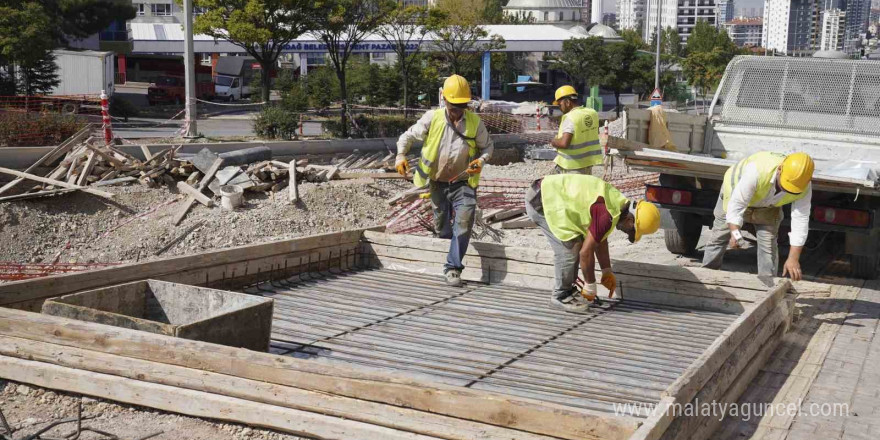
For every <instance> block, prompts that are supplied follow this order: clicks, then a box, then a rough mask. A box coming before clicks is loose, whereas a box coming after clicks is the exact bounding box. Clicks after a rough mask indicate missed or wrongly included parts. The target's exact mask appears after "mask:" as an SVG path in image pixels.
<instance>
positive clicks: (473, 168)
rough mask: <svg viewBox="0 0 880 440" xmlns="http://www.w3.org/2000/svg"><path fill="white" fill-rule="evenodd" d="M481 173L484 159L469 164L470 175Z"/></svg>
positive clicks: (468, 171)
mask: <svg viewBox="0 0 880 440" xmlns="http://www.w3.org/2000/svg"><path fill="white" fill-rule="evenodd" d="M481 171H483V159H474V160H473V161H471V163H469V164H468V168H467V173H468V174H477V173H479V172H481Z"/></svg>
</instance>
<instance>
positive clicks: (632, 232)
mask: <svg viewBox="0 0 880 440" xmlns="http://www.w3.org/2000/svg"><path fill="white" fill-rule="evenodd" d="M526 213H527V214H528V216H529V218H530V219H532V221H534V222H535V223H536V224H537V225H538V226H539V227H540V228H541V230H543V231H544V235H546V236H547V240H548V241H549V242H550V247H551V248H552V249H553V266H554V271H555V284H554V288H553V294H552V295H551V296H550V305H551V306H552V307H555V308H559V309H562V310H565V311H567V312H573V313H585V312H587V311H588V310H589V307H590V302H592V301H593V300H595V298H596V293H597V286H596V274H595V270H596V260H599V267H600V268H601V269H602V279H601V280H600V282H601V283H602V285H603V286H605V287H606V288H607V289H608V291H609V296H611V295H614V290H615V287H616V286H617V279H616V278H615V276H614V273H613V272H612V270H611V257H610V255H609V253H608V236H609V235H610V234H611V231H612V230H613V229H615V228H617V229H618V230H620V231H623V232H624V233H626V234H627V236H628V237H629V242H630V243H635V242H637V241H639V239H641V238H642V237H643V236H645V235H649V234H653V233H655V232H657V229H659V228H660V211H659V210H658V209H657V207H656V206H654V205H653V204H652V203H650V202H646V201H641V202H640V201H635V200H628V199H627V198H626V197H625V196H624V195H623V194H621V193H620V191H618V190H617V188H614V187H613V186H611V184H609V183H608V182H605V181H604V180H602V179H600V178H598V177H594V176H584V175H579V174H556V175H551V176H547V177H545V178H543V179H542V180H536V181H535V182H534V183H533V184H532V186H531V187H530V188H529V189H528V190H527V191H526ZM578 266H580V268H581V271H582V272H583V275H584V280H585V285H584V288H583V289H582V290H581V291H580V293H579V292H578V289H577V287H576V286H575V285H574V283H575V280H576V279H577V269H578Z"/></svg>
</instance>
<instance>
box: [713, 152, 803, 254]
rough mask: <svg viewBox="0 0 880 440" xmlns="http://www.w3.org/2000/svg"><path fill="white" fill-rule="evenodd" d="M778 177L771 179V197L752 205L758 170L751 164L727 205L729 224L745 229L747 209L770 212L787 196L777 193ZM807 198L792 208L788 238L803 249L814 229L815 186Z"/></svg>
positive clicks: (796, 201) (792, 205)
mask: <svg viewBox="0 0 880 440" xmlns="http://www.w3.org/2000/svg"><path fill="white" fill-rule="evenodd" d="M776 176H777V174H776V173H774V174H773V177H772V178H771V179H770V185H771V188H772V189H771V190H770V193H769V194H767V197H764V198H763V199H761V200H759V201H758V202H757V203H755V204H752V205H749V202H750V201H751V200H752V197H754V195H755V192H756V191H757V190H758V167H757V166H755V164H748V165H746V166H745V168H744V169H743V171H742V177H740V180H739V182H737V184H736V186H735V187H734V188H733V192H732V193H731V194H730V200H729V201H728V202H727V223H730V224H732V225H737V226H742V224H743V215H744V214H745V212H746V208H766V207H769V206H773V205H775V204H776V203H777V202H779V200H781V199H782V197H783V196H785V191H782V190H780V191H778V192H777V191H776ZM806 192H807V193H806V195H805V196H804V197H802V198H800V199H798V200H795V201H794V203H792V204H791V232H790V233H789V234H788V240H789V243H791V245H792V246H803V245H804V243H806V242H807V232H808V231H809V229H810V199H812V198H813V185H808V186H807V190H806Z"/></svg>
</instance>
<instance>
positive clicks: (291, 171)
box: [287, 158, 299, 205]
mask: <svg viewBox="0 0 880 440" xmlns="http://www.w3.org/2000/svg"><path fill="white" fill-rule="evenodd" d="M288 175H289V176H290V186H289V187H288V188H289V190H288V193H287V201H288V202H290V204H291V205H292V204H294V203H296V202H297V201H299V188H298V186H299V184H297V182H296V158H294V159H293V160H291V161H290V165H289V166H288Z"/></svg>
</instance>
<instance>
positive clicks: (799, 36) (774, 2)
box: [763, 0, 816, 56]
mask: <svg viewBox="0 0 880 440" xmlns="http://www.w3.org/2000/svg"><path fill="white" fill-rule="evenodd" d="M814 12H815V2H814V1H813V0H765V1H764V36H763V41H764V44H763V46H764V47H765V48H767V49H768V50H773V51H775V52H776V53H781V54H785V55H790V56H810V55H812V54H813V52H814V51H815V45H814V38H813V35H814V32H813V31H814V29H815V27H816V26H815V24H816V23H815V13H814Z"/></svg>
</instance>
